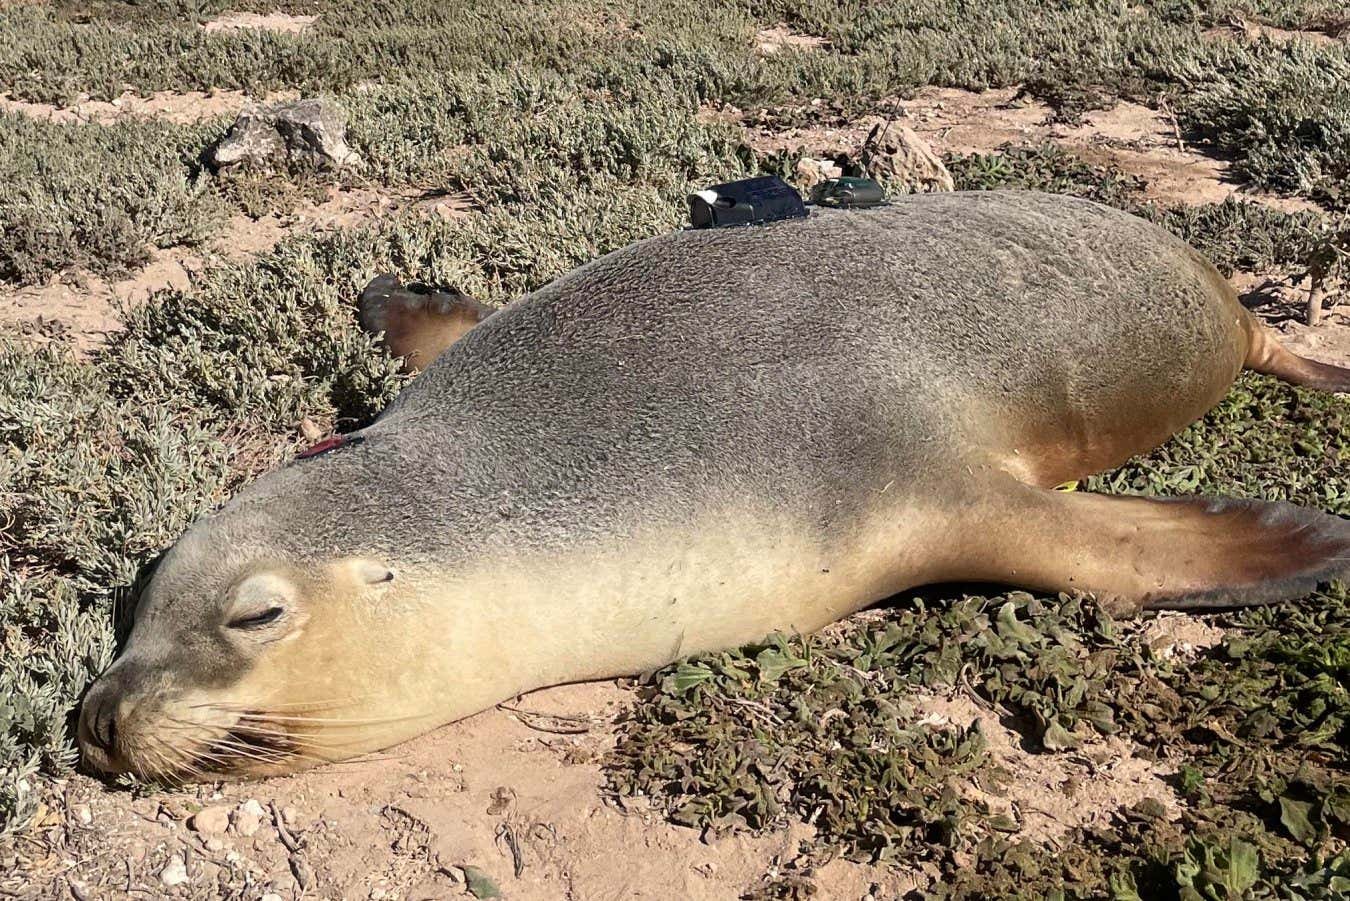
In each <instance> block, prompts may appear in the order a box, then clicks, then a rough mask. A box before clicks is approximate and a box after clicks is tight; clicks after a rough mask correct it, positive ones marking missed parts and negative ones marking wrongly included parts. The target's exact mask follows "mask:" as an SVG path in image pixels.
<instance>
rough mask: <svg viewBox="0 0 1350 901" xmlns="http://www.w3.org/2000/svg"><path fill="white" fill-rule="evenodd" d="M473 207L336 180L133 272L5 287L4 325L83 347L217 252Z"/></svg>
mask: <svg viewBox="0 0 1350 901" xmlns="http://www.w3.org/2000/svg"><path fill="white" fill-rule="evenodd" d="M471 209H472V204H471V202H470V201H469V199H468V198H467V197H464V196H462V195H458V194H414V193H409V194H389V193H385V192H381V191H374V190H368V189H357V188H337V187H334V188H331V189H329V191H328V196H327V197H326V198H325V199H323V200H322V201H320V202H317V203H315V202H312V201H307V202H305V203H302V204H301V205H300V206H298V207H297V208H295V209H293V210H291V211H289V212H286V213H281V214H276V213H274V214H271V215H268V216H264V217H262V218H260V219H251V218H249V217H248V216H245V215H242V214H239V215H236V216H234V217H233V218H232V219H231V220H230V221H229V222H228V223H227V224H226V226H225V227H224V228H223V229H221V231H220V233H219V234H218V235H216V236H215V237H214V238H213V239H211V241H210V242H208V243H207V244H206V245H205V246H203V247H198V248H182V247H176V248H171V249H168V250H156V251H154V252H153V254H152V256H151V260H150V263H149V264H147V265H146V266H145V268H143V269H142V270H141V271H139V272H137V273H136V274H135V275H132V276H130V277H128V278H124V279H118V280H113V281H107V280H104V279H100V278H96V277H94V276H91V275H88V274H86V273H80V272H74V273H67V274H65V275H64V276H62V277H61V278H59V279H57V280H55V281H53V282H51V283H49V284H46V285H40V286H36V287H30V288H18V289H11V290H8V291H5V290H0V325H6V324H11V325H17V326H18V327H19V329H20V330H21V331H22V332H25V333H27V334H28V335H30V336H31V337H32V338H33V339H34V340H36V341H39V342H46V341H51V340H60V341H63V342H66V343H68V344H69V345H70V346H72V347H73V348H75V351H76V353H77V354H84V353H87V352H89V351H90V350H91V349H93V348H95V347H97V346H98V345H99V344H101V343H102V342H103V341H104V340H105V339H106V337H107V335H109V334H110V333H114V332H116V331H118V330H119V329H120V328H121V318H120V316H119V314H118V309H119V308H121V307H126V306H135V305H136V304H139V303H144V302H145V301H146V300H147V299H148V298H149V297H150V296H151V295H152V294H154V293H155V292H156V291H161V290H164V289H167V288H174V289H186V288H187V287H188V285H189V283H190V281H191V278H192V276H193V274H194V273H196V272H199V271H201V270H202V269H204V268H205V267H206V266H207V265H209V263H210V262H211V261H212V260H213V259H223V260H243V259H247V258H249V257H252V256H257V255H258V254H261V253H265V252H266V251H268V250H270V249H271V248H272V247H274V246H276V244H277V242H279V241H281V240H283V239H284V238H286V237H288V236H289V235H291V234H301V233H303V234H312V233H314V232H316V231H329V230H335V229H343V228H351V227H354V226H358V225H364V224H366V223H369V222H373V221H375V220H378V219H381V218H386V217H390V216H394V215H397V214H400V213H403V212H416V213H419V214H423V215H435V216H441V217H443V218H458V217H462V216H467V215H469V212H470V211H471Z"/></svg>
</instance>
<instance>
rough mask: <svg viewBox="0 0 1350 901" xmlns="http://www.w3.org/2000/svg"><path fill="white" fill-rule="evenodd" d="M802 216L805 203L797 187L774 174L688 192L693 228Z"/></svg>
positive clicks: (803, 216)
mask: <svg viewBox="0 0 1350 901" xmlns="http://www.w3.org/2000/svg"><path fill="white" fill-rule="evenodd" d="M805 217H806V204H804V203H803V202H802V197H801V195H800V194H798V193H797V189H796V188H794V187H792V186H791V185H790V184H788V183H787V182H785V181H783V180H782V179H781V178H779V177H778V176H776V175H764V176H761V177H759V178H747V179H744V180H743V181H729V182H727V183H726V184H721V185H713V186H712V187H711V188H705V189H704V190H702V191H696V192H695V193H693V194H690V195H689V221H690V223H691V224H692V225H693V226H694V228H717V227H720V226H724V225H747V224H749V223H752V222H773V221H776V220H778V219H803V218H805Z"/></svg>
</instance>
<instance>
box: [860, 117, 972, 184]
mask: <svg viewBox="0 0 1350 901" xmlns="http://www.w3.org/2000/svg"><path fill="white" fill-rule="evenodd" d="M862 164H863V168H864V169H865V170H866V171H867V172H869V173H870V174H871V177H872V178H875V179H878V180H881V181H889V182H891V183H892V184H891V187H892V188H895V187H899V188H902V189H903V190H904V192H905V193H909V194H929V193H936V192H938V191H952V190H955V188H956V184H955V182H953V181H952V174H951V173H950V172H948V171H947V167H946V166H944V165H943V164H942V160H941V158H939V157H938V155H937V154H936V153H934V152H933V148H931V147H929V146H928V142H926V141H925V140H924V139H923V138H921V137H919V136H918V135H917V134H915V133H914V132H913V130H911V129H909V128H907V127H906V126H904V125H898V124H896V123H895V122H890V123H886V122H878V123H877V124H876V125H875V126H873V128H872V131H871V133H870V134H868V136H867V140H866V141H864V142H863V150H862Z"/></svg>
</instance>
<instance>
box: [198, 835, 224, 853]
mask: <svg viewBox="0 0 1350 901" xmlns="http://www.w3.org/2000/svg"><path fill="white" fill-rule="evenodd" d="M202 845H204V846H205V848H206V850H208V851H210V852H211V853H212V854H218V853H219V852H221V851H224V850H225V843H224V842H222V841H221V840H220V839H218V838H208V839H207V840H206V841H204V842H202Z"/></svg>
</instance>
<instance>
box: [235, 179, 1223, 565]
mask: <svg viewBox="0 0 1350 901" xmlns="http://www.w3.org/2000/svg"><path fill="white" fill-rule="evenodd" d="M1206 267H1207V264H1204V263H1203V262H1202V261H1200V260H1199V259H1198V257H1197V256H1196V255H1195V254H1194V253H1193V252H1192V251H1190V250H1189V249H1188V248H1186V247H1185V245H1184V244H1182V243H1181V242H1180V241H1179V240H1177V239H1176V238H1174V237H1172V236H1171V235H1169V234H1167V233H1166V232H1164V231H1163V230H1161V229H1159V228H1157V227H1155V226H1153V225H1150V224H1148V223H1146V222H1144V221H1142V220H1140V219H1137V218H1134V217H1131V216H1128V215H1126V214H1124V213H1121V212H1119V211H1116V210H1112V209H1109V208H1106V207H1103V206H1100V205H1097V204H1093V203H1090V202H1087V201H1082V200H1076V199H1070V198H1064V197H1057V196H1051V195H1042V194H1034V193H1022V192H1007V193H1004V192H990V193H955V194H935V195H919V196H915V197H909V198H905V199H902V200H900V201H898V202H896V203H894V204H891V205H888V206H885V207H881V208H877V209H872V210H865V211H852V212H836V211H818V212H814V213H813V214H812V215H811V216H810V217H809V218H808V219H804V220H794V221H785V222H779V223H773V224H769V225H763V226H749V227H739V228H728V229H720V230H704V231H681V232H676V233H673V234H668V235H663V236H661V237H658V238H654V239H651V240H648V241H644V242H641V243H638V244H635V245H632V246H629V247H626V248H624V249H622V250H619V251H616V252H614V253H612V254H609V255H607V256H605V257H603V258H601V259H598V260H596V261H594V262H592V263H590V264H588V265H585V266H583V267H581V268H579V269H577V270H575V271H573V272H571V273H569V274H568V275H566V276H564V277H562V278H560V279H558V280H556V281H554V282H553V283H551V284H549V285H547V286H545V287H544V288H542V289H540V290H539V291H536V292H535V293H533V294H531V295H529V296H528V297H525V298H522V299H521V300H519V301H517V302H515V303H513V304H511V305H509V306H508V307H506V308H504V309H503V310H502V311H501V312H499V313H498V314H496V315H495V316H493V317H491V318H490V319H488V320H487V321H486V322H484V323H483V324H481V325H480V326H478V327H477V328H475V329H474V330H473V331H471V332H470V333H469V334H468V335H467V336H466V337H465V338H463V339H462V340H461V341H460V342H458V343H457V344H455V345H454V346H453V347H451V348H450V350H449V351H447V352H446V353H445V354H443V355H442V356H441V357H440V358H439V359H437V360H436V361H435V363H434V364H432V365H431V366H430V367H429V368H428V369H427V370H426V371H425V372H423V373H422V374H421V375H420V376H419V377H418V378H416V379H415V380H414V381H413V382H412V383H411V384H410V385H409V386H408V387H407V388H406V389H405V390H404V392H403V393H402V394H401V395H400V396H399V397H398V398H397V399H396V400H395V401H394V402H393V404H391V405H390V407H389V409H388V410H387V411H386V412H385V413H384V414H383V415H382V416H381V417H380V419H379V420H377V421H376V422H375V423H374V424H372V425H371V426H370V427H368V428H366V429H365V430H364V432H363V435H364V437H365V439H366V440H365V441H364V443H361V444H359V445H353V446H349V447H345V448H342V449H340V450H337V451H334V452H331V453H328V454H325V455H322V456H319V457H315V458H313V459H309V460H300V461H297V462H296V463H294V464H293V465H290V466H287V467H285V468H283V469H282V470H280V471H279V472H277V473H273V474H271V475H269V476H266V477H264V478H263V479H262V480H260V481H259V482H258V483H256V484H255V485H254V486H252V487H251V488H249V489H246V490H245V491H244V492H242V493H241V495H240V496H239V497H237V498H236V500H235V501H234V502H232V503H231V504H230V505H228V506H227V507H226V508H225V510H224V511H222V513H221V514H220V517H221V518H228V517H231V516H233V515H237V514H239V513H240V512H242V511H245V510H248V511H252V512H262V513H265V514H266V516H267V517H268V518H269V519H270V520H271V523H272V529H268V532H269V533H272V537H271V538H269V541H275V542H278V543H281V544H282V546H288V547H290V548H291V551H292V553H295V554H297V555H301V556H311V555H322V554H328V553H352V552H380V553H386V554H390V553H392V554H393V555H394V557H395V559H397V558H399V557H410V556H411V557H428V558H432V559H435V560H437V561H439V562H441V563H453V562H454V561H456V560H462V559H469V558H472V557H475V556H477V555H481V554H482V553H484V552H491V551H493V550H494V549H509V548H558V549H561V548H566V547H577V546H579V545H584V544H585V543H587V542H588V541H601V540H610V541H615V540H617V541H622V540H623V538H624V536H625V535H628V534H630V533H632V532H633V531H634V530H636V529H638V528H640V527H642V526H644V525H652V524H666V523H669V524H673V525H679V524H682V523H696V522H699V521H703V520H705V519H706V518H708V517H716V516H718V515H719V511H725V510H727V509H732V508H734V507H735V506H736V505H737V504H740V505H741V507H742V508H747V507H752V508H755V509H768V510H773V511H782V512H783V514H784V515H789V516H791V517H793V518H794V519H796V520H797V521H802V522H805V523H808V524H810V525H811V526H812V527H813V528H814V529H816V530H818V531H817V532H816V534H822V535H838V536H839V538H840V539H841V540H847V538H848V533H849V529H850V524H851V523H853V522H855V521H856V519H857V514H858V513H860V512H864V510H865V508H867V507H868V506H869V505H872V504H874V503H875V498H876V497H877V493H878V492H879V491H880V490H882V489H883V488H884V487H887V486H894V487H893V488H890V490H893V491H896V492H900V493H902V496H912V497H916V498H918V497H922V496H923V495H924V494H925V492H930V491H931V484H930V483H933V482H935V481H940V482H943V483H946V482H948V481H949V480H951V479H953V478H957V477H958V474H959V472H960V471H961V470H962V469H963V468H964V465H965V464H966V463H968V462H969V460H970V459H972V458H973V457H974V456H977V455H979V454H989V453H994V452H997V451H998V450H1000V448H997V447H990V446H989V444H990V441H991V439H990V436H991V435H1002V434H1008V435H1014V434H1016V433H1017V432H1018V430H1019V429H1022V430H1025V429H1026V428H1028V427H1031V428H1034V427H1035V424H1036V423H1037V422H1039V421H1041V420H1042V419H1044V420H1045V421H1046V422H1057V421H1059V420H1062V419H1063V418H1064V417H1065V415H1066V410H1068V411H1069V412H1070V413H1071V414H1072V415H1073V416H1075V417H1080V418H1081V420H1082V422H1083V423H1085V424H1087V425H1088V426H1090V425H1091V424H1092V423H1094V422H1096V421H1098V420H1099V419H1101V417H1109V416H1110V415H1111V413H1112V411H1111V410H1110V409H1109V407H1110V405H1111V403H1112V398H1115V397H1121V396H1128V395H1129V394H1130V392H1136V393H1137V392H1139V391H1146V392H1150V393H1156V392H1161V391H1168V390H1174V389H1175V390H1178V391H1182V390H1187V386H1188V384H1189V382H1190V380H1191V379H1192V375H1191V374H1190V372H1189V370H1190V369H1191V368H1192V365H1191V364H1192V361H1194V360H1200V359H1203V358H1204V357H1206V356H1207V355H1213V354H1217V353H1222V352H1223V351H1224V347H1225V344H1226V343H1227V344H1231V342H1232V338H1231V323H1227V324H1226V323H1225V322H1224V321H1222V315H1221V311H1217V310H1216V307H1215V304H1214V298H1213V294H1214V287H1213V284H1212V282H1210V281H1208V279H1209V277H1210V276H1209V275H1208V274H1207V269H1206ZM1226 329H1227V330H1226ZM890 503H891V504H894V495H893V496H892V497H891V499H890ZM273 530H275V531H274V532H273Z"/></svg>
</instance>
